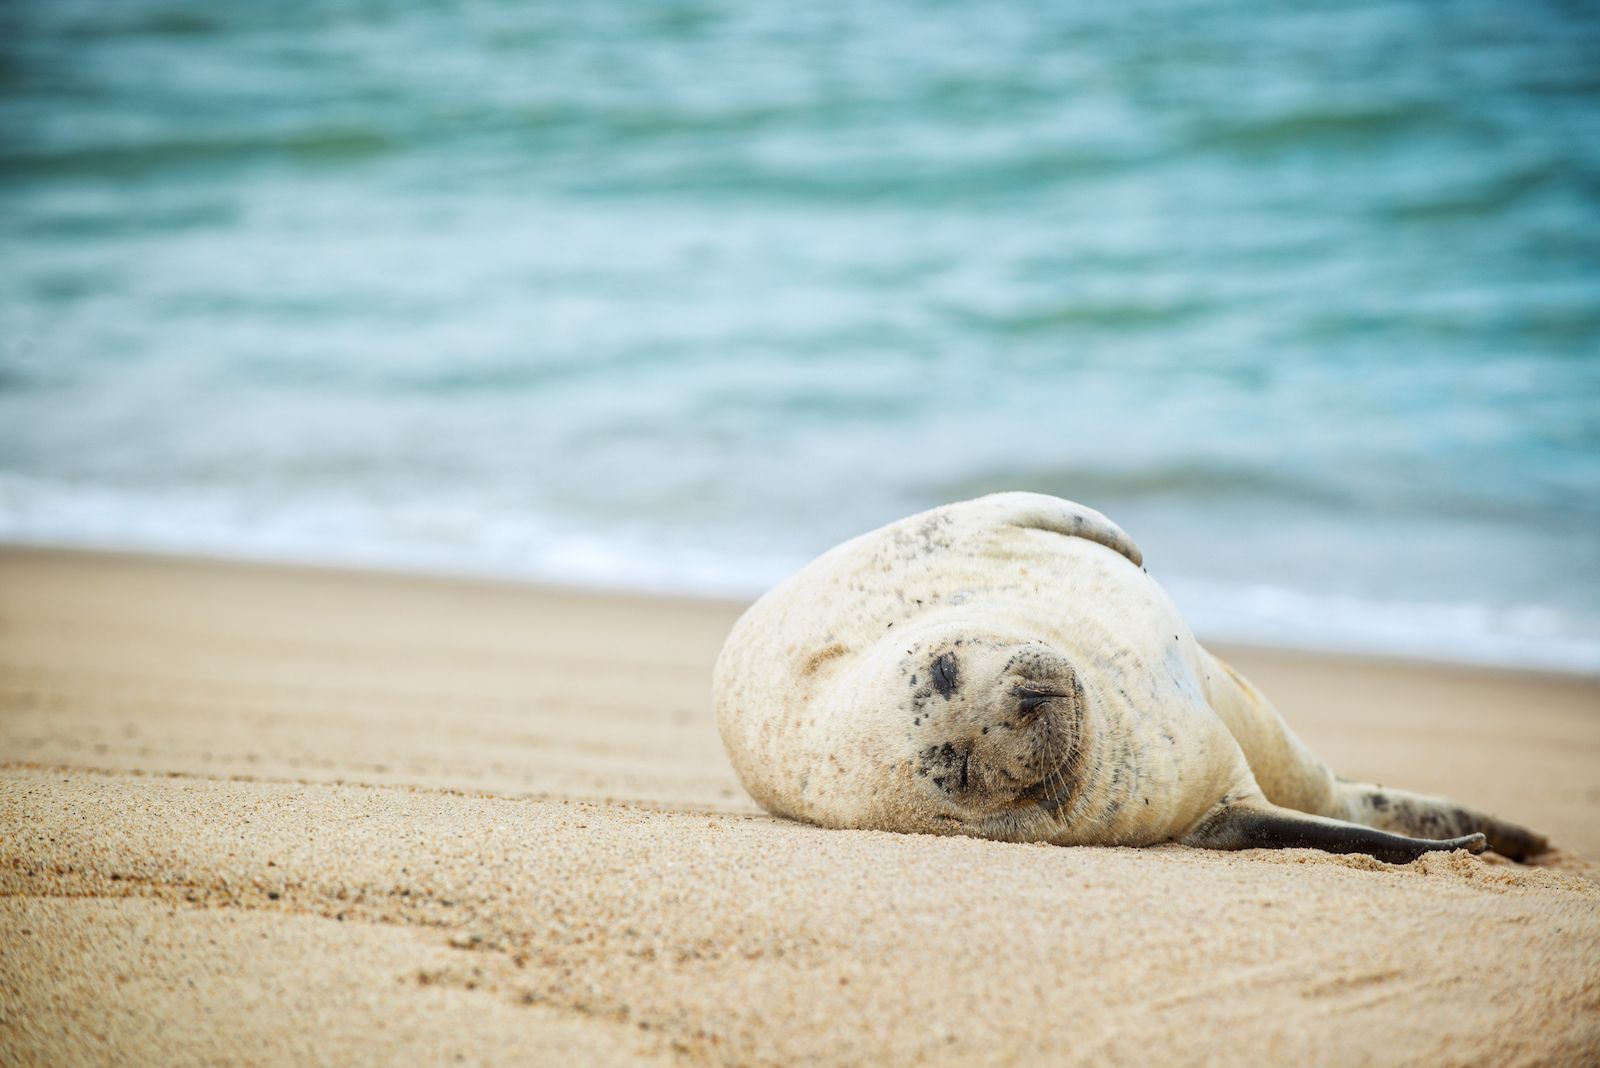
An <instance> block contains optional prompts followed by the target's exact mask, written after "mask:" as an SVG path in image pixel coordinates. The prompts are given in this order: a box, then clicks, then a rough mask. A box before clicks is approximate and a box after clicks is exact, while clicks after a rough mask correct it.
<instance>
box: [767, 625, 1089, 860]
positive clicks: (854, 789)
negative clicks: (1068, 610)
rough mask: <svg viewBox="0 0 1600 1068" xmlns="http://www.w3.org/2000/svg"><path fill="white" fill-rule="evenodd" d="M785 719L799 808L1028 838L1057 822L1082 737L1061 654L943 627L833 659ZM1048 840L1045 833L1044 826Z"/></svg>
mask: <svg viewBox="0 0 1600 1068" xmlns="http://www.w3.org/2000/svg"><path fill="white" fill-rule="evenodd" d="M827 682H828V685H827V686H826V687H824V688H823V690H822V691H821V693H820V695H819V696H820V699H819V700H818V701H817V702H815V705H814V715H812V716H810V717H808V718H807V719H805V720H802V721H799V722H795V723H793V724H791V727H792V729H794V730H795V731H796V732H797V735H798V737H796V738H795V739H793V740H794V741H797V742H799V743H800V744H798V745H786V746H784V747H783V748H784V749H785V750H786V751H787V752H788V753H790V754H792V755H797V756H798V755H802V754H803V757H802V759H801V762H800V763H801V765H803V766H793V765H791V768H790V770H791V771H792V772H793V773H794V774H795V777H794V778H793V779H792V780H791V784H792V786H794V787H797V788H798V789H797V790H794V791H783V792H784V793H786V794H788V795H789V796H791V797H794V798H795V799H796V800H797V801H798V802H799V804H798V805H795V806H792V807H791V806H783V807H785V808H791V811H790V812H789V813H788V814H791V815H795V816H798V817H800V818H803V819H807V820H810V821H812V822H816V823H822V824H824V825H829V826H846V827H882V828H886V829H894V830H920V831H927V832H933V833H943V834H949V833H959V834H971V835H978V836H982V837H986V838H1000V839H1012V840H1020V839H1033V838H1039V837H1041V832H1042V831H1044V830H1046V828H1047V826H1048V825H1049V824H1052V823H1054V822H1056V821H1057V820H1058V819H1059V818H1060V814H1059V810H1061V809H1062V807H1063V806H1064V805H1065V804H1066V803H1067V802H1069V801H1070V799H1071V798H1072V797H1073V796H1074V794H1075V792H1076V788H1077V787H1078V785H1079V780H1080V775H1081V771H1082V768H1083V766H1084V764H1085V760H1084V758H1085V755H1086V753H1087V751H1088V748H1089V745H1090V743H1091V741H1092V734H1093V731H1092V727H1091V724H1090V722H1089V719H1090V717H1089V715H1088V711H1089V709H1088V703H1089V695H1088V694H1087V693H1086V692H1085V687H1084V682H1083V680H1082V679H1081V678H1080V676H1079V674H1078V672H1076V671H1074V670H1073V667H1072V664H1071V663H1070V662H1069V661H1068V660H1067V659H1066V657H1064V656H1063V655H1061V653H1060V652H1058V651H1057V650H1056V649H1054V648H1052V647H1051V646H1050V645H1049V644H1046V643H1045V642H1042V641H1039V640H1036V639H1034V638H1032V637H1031V636H1029V635H1026V634H1016V633H1004V632H996V631H994V630H991V629H982V628H974V627H972V626H970V625H963V624H956V623H949V624H945V625H942V626H932V627H924V628H919V629H917V630H915V631H912V632H909V633H906V634H902V635H900V636H898V638H896V639H894V640H889V639H887V638H885V640H883V641H882V642H881V643H879V646H878V647H877V648H876V649H874V650H872V651H871V652H870V653H868V654H866V655H863V656H859V657H854V658H851V659H850V661H849V662H848V663H843V664H841V665H840V666H839V674H838V675H837V677H835V678H832V679H829V680H827ZM1045 836H1047V835H1045Z"/></svg>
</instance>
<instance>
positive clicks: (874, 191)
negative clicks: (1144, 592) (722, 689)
mask: <svg viewBox="0 0 1600 1068" xmlns="http://www.w3.org/2000/svg"><path fill="white" fill-rule="evenodd" d="M1597 56H1600V7H1597V5H1595V4H1593V3H1589V4H1582V3H1579V4H1567V3H1553V2H1545V0H1531V2H1526V3H1517V4H1505V3H1490V2H1481V3H1480V2H1458V0H1443V2H1433V3H1420V2H1419V3H1390V2H1362V0H1356V2H1341V3H1326V4H1324V3H1310V4H1307V3H1279V4H1262V3H1243V2H1229V0H1211V2H1203V3H1190V4H1185V5H1165V4H1160V5H1158V4H1144V3H1131V4H1117V5H1090V4H1077V5H1043V4H1017V3H1007V4H998V3H993V4H991V3H960V4H957V3H948V4H946V3H929V2H912V0H850V2H822V3H813V4H806V5H756V4H735V3H731V2H730V3H692V4H683V3H668V4H652V3H642V2H594V3H587V4H534V3H523V2H506V3H494V2H486V0H478V2H474V3H466V4H445V3H437V2H429V0H417V2H410V3H403V4H401V3H395V4H390V3H378V2H354V3H307V2H295V0H288V2H283V3H277V4H261V5H253V4H243V3H218V4H205V5H201V4H188V5H184V4H177V3H173V2H170V0H119V2H117V3H114V4H113V3H82V2H76V0H50V2H43V0H18V2H15V3H10V4H6V5H4V6H3V7H0V537H5V538H9V539H12V540H26V541H47V542H72V543H93V544H111V545H128V546H143V547H159V548H171V549H200V550H208V551H221V552H233V553H245V554H265V555H271V556H294V557H310V558H317V559H325V560H331V561H347V562H365V563H379V564H399V565H411V566H424V567H444V568H452V569H463V570H472V571H486V572H498V573H508V574H516V575H524V576H534V577H539V578H543V579H548V580H556V581H563V582H578V583H599V584H608V585H628V586H638V587H643V588H652V589H674V590H685V591H699V592H709V593H736V594H746V593H752V592H755V591H757V590H759V589H760V588H762V587H763V586H764V585H765V584H767V583H769V582H771V581H773V580H774V579H776V578H778V577H780V576H781V575H783V574H784V573H785V572H786V571H788V570H789V569H791V568H793V567H795V566H797V565H798V564H799V563H800V562H802V561H804V560H805V559H806V558H808V557H809V556H810V555H812V554H814V553H815V552H817V551H819V550H821V549H823V548H825V547H827V546H828V545H830V544H832V543H833V542H835V541H837V540H839V539H841V538H843V537H846V536H848V535H850V534H853V533H856V532H858V531H859V530H862V529H865V528H866V527H869V526H872V525H876V524H877V523H880V522H883V521H886V520H888V519H891V518H894V517H895V516H897V515H899V514H903V513H905V512H908V511H911V510H915V509H918V508H921V507H925V506H928V505H931V504H934V503H938V502H941V501H944V500H947V499H952V498H956V497H960V496H965V495H973V494H977V493H981V492H986V491H990V490H994V489H1002V488H1030V489H1038V490H1044V491H1048V492H1053V493H1059V494H1063V495H1066V496H1070V497H1073V498H1075V499H1078V500H1082V501H1085V502H1087V503H1089V504H1092V505H1094V506H1096V507H1098V508H1100V509H1102V510H1104V511H1106V512H1109V513H1110V514H1111V515H1112V516H1113V517H1114V518H1116V519H1118V520H1119V521H1120V522H1121V523H1122V524H1123V525H1124V526H1125V527H1126V528H1127V529H1128V530H1129V531H1130V532H1131V533H1132V534H1133V535H1134V537H1135V538H1136V539H1137V540H1138V541H1139V542H1140V543H1141V544H1142V546H1143V547H1144V549H1145V553H1146V556H1147V557H1148V560H1149V563H1150V565H1151V570H1152V572H1153V573H1155V574H1157V575H1158V576H1159V577H1160V578H1161V579H1162V580H1163V581H1164V582H1165V583H1166V584H1167V585H1168V587H1169V588H1170V589H1172V590H1173V592H1174V594H1175V595H1176V596H1177V597H1178V599H1179V601H1180V603H1181V605H1182V606H1183V607H1184V608H1185V610H1186V611H1187V612H1188V613H1189V615H1190V616H1191V618H1192V619H1193V621H1194V622H1195V623H1196V624H1197V626H1198V627H1200V628H1201V629H1202V630H1203V631H1206V632H1208V633H1211V634H1217V635H1227V636H1232V637H1236V638H1247V639H1256V640H1263V639H1265V640H1274V641H1281V642H1291V643H1300V644H1312V645H1337V646H1348V647H1356V648H1370V649H1381V650H1388V651H1398V652H1410V653H1421V654H1426V655H1431V656H1443V657H1449V658H1460V659H1484V660H1491V661H1500V662H1509V663H1525V664H1543V665H1547V666H1557V667H1567V668H1579V669H1585V670H1589V671H1600V62H1597V61H1596V57H1597Z"/></svg>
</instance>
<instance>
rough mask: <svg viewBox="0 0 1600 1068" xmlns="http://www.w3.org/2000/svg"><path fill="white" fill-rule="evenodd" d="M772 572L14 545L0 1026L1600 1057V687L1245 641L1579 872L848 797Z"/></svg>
mask: <svg viewBox="0 0 1600 1068" xmlns="http://www.w3.org/2000/svg"><path fill="white" fill-rule="evenodd" d="M737 611H738V607H737V606H733V605H721V604H712V603H693V602H677V601H667V600H649V599H640V598H627V597H612V596H601V595H591V594H575V593H563V592H551V591H543V590H533V589H526V588H521V587H513V586H503V585H494V584H487V583H470V582H458V581H446V580H437V579H427V578H409V577H396V576H387V575H370V574H356V573H341V572H333V571H319V570H313V569H295V568H272V567H256V566H247V565H238V564H220V563H208V562H200V561H178V560H164V559H155V558H139V557H126V556H110V555H91V554H72V553H54V552H32V551H21V550H10V551H5V552H0V1063H3V1064H7V1065H10V1064H32V1063H91V1064H92V1063H102V1064H109V1063H162V1064H167V1063H221V1062H228V1063H273V1064H277V1063H302V1062H331V1063H348V1062H370V1063H392V1062H395V1061H398V1060H402V1059H404V1060H408V1061H416V1062H421V1063H441V1062H451V1061H454V1060H462V1061H466V1062H486V1061H488V1062H534V1063H619V1062H622V1063H632V1062H636V1061H661V1062H667V1063H680V1062H696V1063H698V1062H718V1063H722V1062H726V1063H739V1064H748V1063H773V1064H795V1063H805V1062H809V1063H840V1062H871V1063H890V1064H911V1063H923V1062H947V1063H956V1062H959V1063H961V1064H963V1065H972V1064H991V1063H995V1064H1000V1063H1020V1062H1030V1063H1051V1064H1054V1063H1062V1064H1100V1063H1119V1064H1163V1063H1223V1062H1227V1063H1286V1062H1295V1063H1302V1064H1351V1063H1482V1064H1507V1063H1513V1064H1514V1063H1527V1064H1552V1063H1554V1064H1561V1063H1568V1064H1584V1063H1589V1064H1592V1063H1596V1061H1597V1060H1600V868H1597V867H1596V866H1595V865H1594V864H1592V863H1591V861H1593V860H1595V859H1597V858H1600V818H1597V816H1600V688H1597V685H1596V683H1595V682H1593V681H1578V680H1570V679H1558V678H1543V677H1536V676H1521V675H1510V674H1496V673H1489V672H1478V671H1467V670H1460V669H1444V668H1430V667H1420V666H1415V665H1401V664H1386V663H1374V662H1364V661H1355V660H1348V659H1345V660H1341V659H1331V658H1326V657H1313V656H1297V655H1290V654H1283V653H1266V652H1261V651H1257V650H1247V649H1245V650H1241V649H1230V650H1225V652H1226V653H1227V654H1228V655H1230V657H1231V658H1232V659H1234V661H1235V662H1236V663H1237V664H1238V665H1239V666H1240V667H1241V668H1242V669H1243V670H1244V671H1245V672H1246V673H1248V674H1249V675H1251V677H1252V678H1253V679H1254V681H1255V682H1256V683H1257V684H1258V685H1260V686H1261V687H1262V688H1263V689H1264V690H1265V691H1266V692H1267V693H1268V694H1269V695H1271V696H1272V697H1273V698H1274V699H1275V701H1276V702H1277V703H1278V705H1279V706H1280V707H1281V708H1282V709H1284V711H1285V712H1286V714H1287V715H1288V716H1289V718H1290V720H1291V722H1292V723H1294V724H1295V726H1296V728H1297V729H1298V730H1299V731H1300V733H1301V734H1302V735H1303V736H1304V737H1306V739H1307V740H1308V741H1309V742H1310V743H1311V744H1312V745H1313V746H1314V747H1315V748H1317V749H1318V750H1319V751H1320V752H1321V753H1322V754H1323V755H1324V756H1326V757H1327V758H1328V759H1329V760H1330V761H1332V762H1333V763H1334V764H1335V765H1336V766H1337V767H1338V768H1339V769H1340V770H1341V771H1343V772H1345V773H1346V774H1350V775H1354V776H1360V777H1364V778H1373V779H1376V780H1378V781H1382V782H1387V783H1393V784H1396V785H1405V786H1410V787H1415V788H1419V789H1426V790H1437V791H1443V792H1448V793H1451V794H1453V795H1455V796H1457V797H1459V798H1460V799H1461V800H1464V801H1469V802H1471V803H1473V804H1476V805H1478V806H1480V807H1484V808H1487V809H1489V810H1491V811H1496V812H1499V813H1501V814H1503V815H1505V816H1507V817H1509V818H1512V819H1516V820H1519V821H1522V822H1525V823H1528V824H1530V825H1532V826H1533V827H1535V828H1537V829H1539V830H1541V831H1544V832H1546V833H1548V834H1549V835H1550V836H1551V837H1552V839H1553V840H1554V841H1555V842H1556V843H1557V845H1559V846H1561V847H1562V850H1563V851H1562V852H1559V853H1556V854H1554V855H1552V856H1549V857H1547V858H1544V861H1545V863H1544V866H1543V867H1537V868H1533V867H1519V866H1516V865H1512V864H1509V863H1507V862H1504V861H1499V860H1497V859H1496V858H1492V857H1490V858H1474V857H1470V856H1467V855H1466V854H1463V853H1457V854H1449V855H1434V856H1430V857H1427V858H1425V859H1423V860H1421V861H1418V862H1416V863H1414V864H1410V865H1404V866H1396V867H1390V866H1385V865H1382V864H1378V863H1377V862H1374V861H1370V860H1367V859H1366V858H1350V857H1331V856H1326V855H1323V854H1318V853H1312V852H1306V851H1287V852H1280V853H1269V852H1250V853H1239V854H1220V853H1206V852H1200V851H1195V850H1189V849H1184V848H1181V847H1176V846H1173V847H1165V848H1160V849H1149V850H1125V849H1057V848H1050V847H1043V846H1015V845H1003V844H998V843H992V842H981V841H972V840H958V839H938V838H924V837H909V836H898V835H887V834H876V833H864V832H862V833H857V832H838V831H821V830H817V829H814V828H810V827H804V826H800V825H797V824H793V823H787V822H784V821H780V820H774V819H771V818H769V817H766V816H764V815H762V814H760V813H759V812H758V811H757V810H756V809H755V808H754V807H753V805H752V804H751V802H750V801H749V799H748V798H746V797H745V795H744V794H743V792H742V790H740V788H739V786H738V783H737V781H736V780H735V779H734V778H733V775H732V773H731V771H730V770H729V768H728V766H727V763H726V761H725V759H724V758H723V755H722V751H721V746H720V744H719V743H718V740H717V737H716V731H715V726H714V724H713V722H712V720H711V715H710V701H709V693H708V678H707V677H708V675H709V671H710V665H711V662H712V659H713V657H714V656H715V654H716V651H717V648H718V646H719V645H720V643H721V640H722V637H723V635H724V633H725V632H726V630H727V628H728V626H729V625H730V624H731V623H732V621H733V618H734V616H735V615H736V613H737Z"/></svg>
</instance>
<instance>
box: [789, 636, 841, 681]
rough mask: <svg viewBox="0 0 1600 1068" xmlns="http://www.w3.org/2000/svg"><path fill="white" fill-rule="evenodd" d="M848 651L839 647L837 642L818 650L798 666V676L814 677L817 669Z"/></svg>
mask: <svg viewBox="0 0 1600 1068" xmlns="http://www.w3.org/2000/svg"><path fill="white" fill-rule="evenodd" d="M849 651H850V650H849V649H848V648H846V647H845V646H843V645H840V644H839V643H837V642H835V643H834V644H832V645H830V646H828V647H827V648H826V649H818V650H817V651H816V652H814V653H812V654H811V655H810V656H809V657H807V658H806V662H805V663H804V664H802V665H801V666H800V674H802V675H814V674H816V672H817V669H818V668H820V667H821V666H822V665H823V664H826V663H827V662H828V661H830V660H833V659H835V658H836V657H841V656H843V655H844V654H846V653H848V652H849Z"/></svg>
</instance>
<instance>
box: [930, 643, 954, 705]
mask: <svg viewBox="0 0 1600 1068" xmlns="http://www.w3.org/2000/svg"><path fill="white" fill-rule="evenodd" d="M933 685H934V688H935V689H937V690H938V691H939V694H940V696H942V697H943V698H944V699H945V700H946V701H948V700H950V698H952V697H954V696H955V694H956V687H957V686H960V685H961V667H960V665H959V664H957V663H956V658H955V656H954V654H952V653H940V654H939V655H938V656H937V657H935V658H934V661H933Z"/></svg>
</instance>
